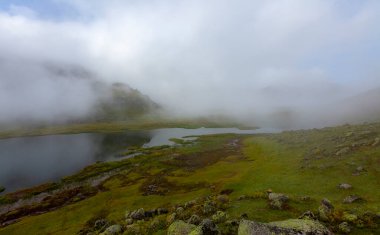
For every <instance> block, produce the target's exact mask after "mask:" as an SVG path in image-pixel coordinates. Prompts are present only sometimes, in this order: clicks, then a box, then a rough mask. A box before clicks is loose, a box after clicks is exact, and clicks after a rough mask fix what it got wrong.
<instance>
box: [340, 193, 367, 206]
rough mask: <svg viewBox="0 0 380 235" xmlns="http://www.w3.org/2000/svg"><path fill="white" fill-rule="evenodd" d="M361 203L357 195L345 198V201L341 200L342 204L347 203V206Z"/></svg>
mask: <svg viewBox="0 0 380 235" xmlns="http://www.w3.org/2000/svg"><path fill="white" fill-rule="evenodd" d="M363 201H364V199H363V198H361V197H360V196H358V195H350V196H347V197H346V198H345V199H343V203H347V204H350V203H354V202H363Z"/></svg>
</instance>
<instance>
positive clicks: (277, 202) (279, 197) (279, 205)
mask: <svg viewBox="0 0 380 235" xmlns="http://www.w3.org/2000/svg"><path fill="white" fill-rule="evenodd" d="M268 198H269V205H270V206H271V207H272V208H273V209H278V210H282V209H284V208H285V206H286V203H287V201H288V200H289V198H288V196H286V195H285V194H282V193H269V194H268Z"/></svg>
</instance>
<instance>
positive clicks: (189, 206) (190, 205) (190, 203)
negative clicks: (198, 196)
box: [185, 200, 197, 208]
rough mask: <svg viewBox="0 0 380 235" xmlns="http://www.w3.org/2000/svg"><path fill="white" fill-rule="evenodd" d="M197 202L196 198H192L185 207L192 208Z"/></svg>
mask: <svg viewBox="0 0 380 235" xmlns="http://www.w3.org/2000/svg"><path fill="white" fill-rule="evenodd" d="M195 204H197V202H196V201H195V200H191V201H188V202H186V203H185V208H191V207H193V206H194V205H195Z"/></svg>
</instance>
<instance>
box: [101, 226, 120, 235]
mask: <svg viewBox="0 0 380 235" xmlns="http://www.w3.org/2000/svg"><path fill="white" fill-rule="evenodd" d="M122 232H123V228H122V227H121V226H120V225H118V224H114V225H111V226H110V227H108V228H107V229H106V230H105V231H104V232H103V233H101V234H102V235H116V234H121V233H122Z"/></svg>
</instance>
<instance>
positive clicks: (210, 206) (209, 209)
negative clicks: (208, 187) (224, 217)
mask: <svg viewBox="0 0 380 235" xmlns="http://www.w3.org/2000/svg"><path fill="white" fill-rule="evenodd" d="M215 206H216V205H215V202H213V201H206V202H205V203H204V205H203V213H205V214H211V213H214V212H215V211H216V207H215Z"/></svg>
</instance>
